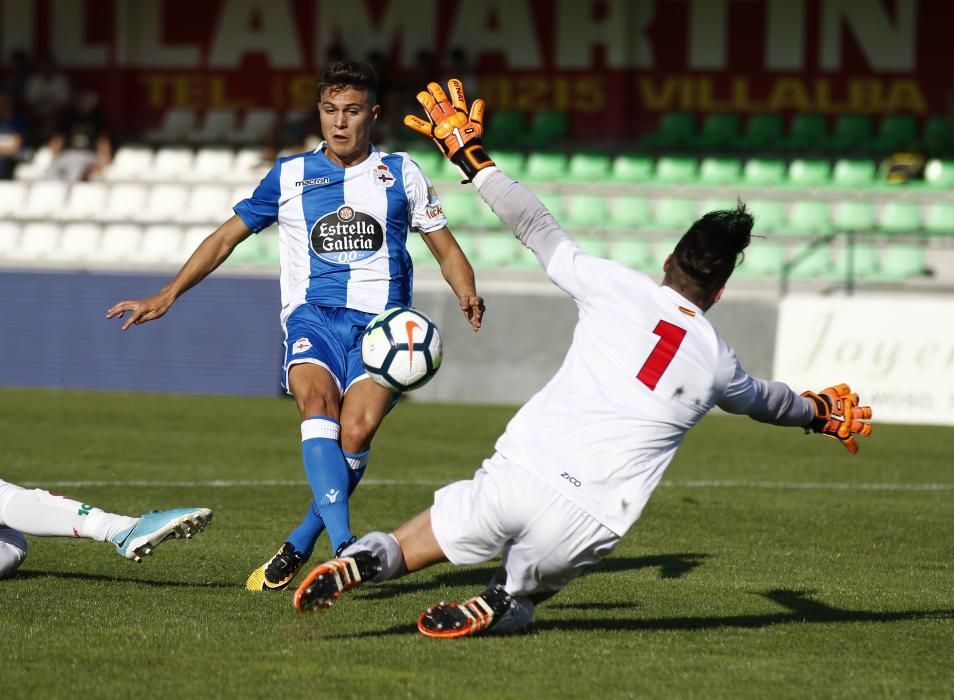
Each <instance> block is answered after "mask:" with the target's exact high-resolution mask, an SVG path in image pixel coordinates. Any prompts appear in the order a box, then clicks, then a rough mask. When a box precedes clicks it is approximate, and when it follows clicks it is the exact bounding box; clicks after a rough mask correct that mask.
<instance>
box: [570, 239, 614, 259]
mask: <svg viewBox="0 0 954 700" xmlns="http://www.w3.org/2000/svg"><path fill="white" fill-rule="evenodd" d="M575 240H576V244H577V245H578V246H580V248H582V249H583V250H585V251H586V252H587V253H589V254H590V255H594V256H596V257H597V258H608V257H609V243H608V242H607V240H606V239H605V238H603V237H602V236H575Z"/></svg>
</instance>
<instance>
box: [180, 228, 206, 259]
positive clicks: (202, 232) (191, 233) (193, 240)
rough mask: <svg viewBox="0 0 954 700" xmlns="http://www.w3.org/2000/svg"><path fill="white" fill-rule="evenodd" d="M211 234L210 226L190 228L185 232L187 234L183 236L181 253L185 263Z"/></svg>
mask: <svg viewBox="0 0 954 700" xmlns="http://www.w3.org/2000/svg"><path fill="white" fill-rule="evenodd" d="M210 233H212V229H210V228H209V227H208V226H189V227H188V228H187V229H186V230H185V234H184V235H183V236H182V251H181V255H182V261H183V262H185V261H186V260H188V259H189V256H190V255H192V253H193V252H195V249H196V248H198V247H199V244H200V243H201V242H202V241H204V240H205V239H206V238H208V237H209V234H210Z"/></svg>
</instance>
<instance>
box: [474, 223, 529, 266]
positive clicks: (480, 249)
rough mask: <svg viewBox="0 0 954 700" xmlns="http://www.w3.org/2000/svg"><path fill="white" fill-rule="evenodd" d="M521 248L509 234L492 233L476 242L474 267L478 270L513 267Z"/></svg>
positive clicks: (502, 232)
mask: <svg viewBox="0 0 954 700" xmlns="http://www.w3.org/2000/svg"><path fill="white" fill-rule="evenodd" d="M521 247H522V246H521V245H520V242H519V241H518V240H517V239H516V238H514V236H513V235H512V234H510V233H506V232H504V231H492V232H489V233H485V234H484V235H482V236H481V237H480V240H479V241H478V242H477V255H476V263H475V264H476V265H477V266H478V267H480V268H491V269H495V268H507V267H511V266H513V265H514V263H515V262H516V261H517V257H518V255H519V253H520V251H519V249H520V248H521Z"/></svg>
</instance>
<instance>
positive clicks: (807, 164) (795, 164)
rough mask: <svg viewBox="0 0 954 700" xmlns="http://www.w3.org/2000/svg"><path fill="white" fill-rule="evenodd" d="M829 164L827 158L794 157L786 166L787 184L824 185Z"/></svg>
mask: <svg viewBox="0 0 954 700" xmlns="http://www.w3.org/2000/svg"><path fill="white" fill-rule="evenodd" d="M830 173H831V166H830V165H829V163H828V161H827V160H820V159H809V158H796V159H795V160H793V161H792V162H791V163H789V166H788V184H790V185H792V186H793V187H805V188H808V187H825V186H827V185H828V182H829V176H830Z"/></svg>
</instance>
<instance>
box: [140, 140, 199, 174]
mask: <svg viewBox="0 0 954 700" xmlns="http://www.w3.org/2000/svg"><path fill="white" fill-rule="evenodd" d="M194 159H195V155H194V154H193V153H192V149H191V148H160V149H159V151H158V153H156V159H155V160H154V161H153V165H152V170H151V171H150V172H149V177H148V178H147V179H149V180H153V181H168V182H179V181H181V180H184V179H185V178H187V177H188V176H189V173H190V172H191V170H192V163H193V161H194Z"/></svg>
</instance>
